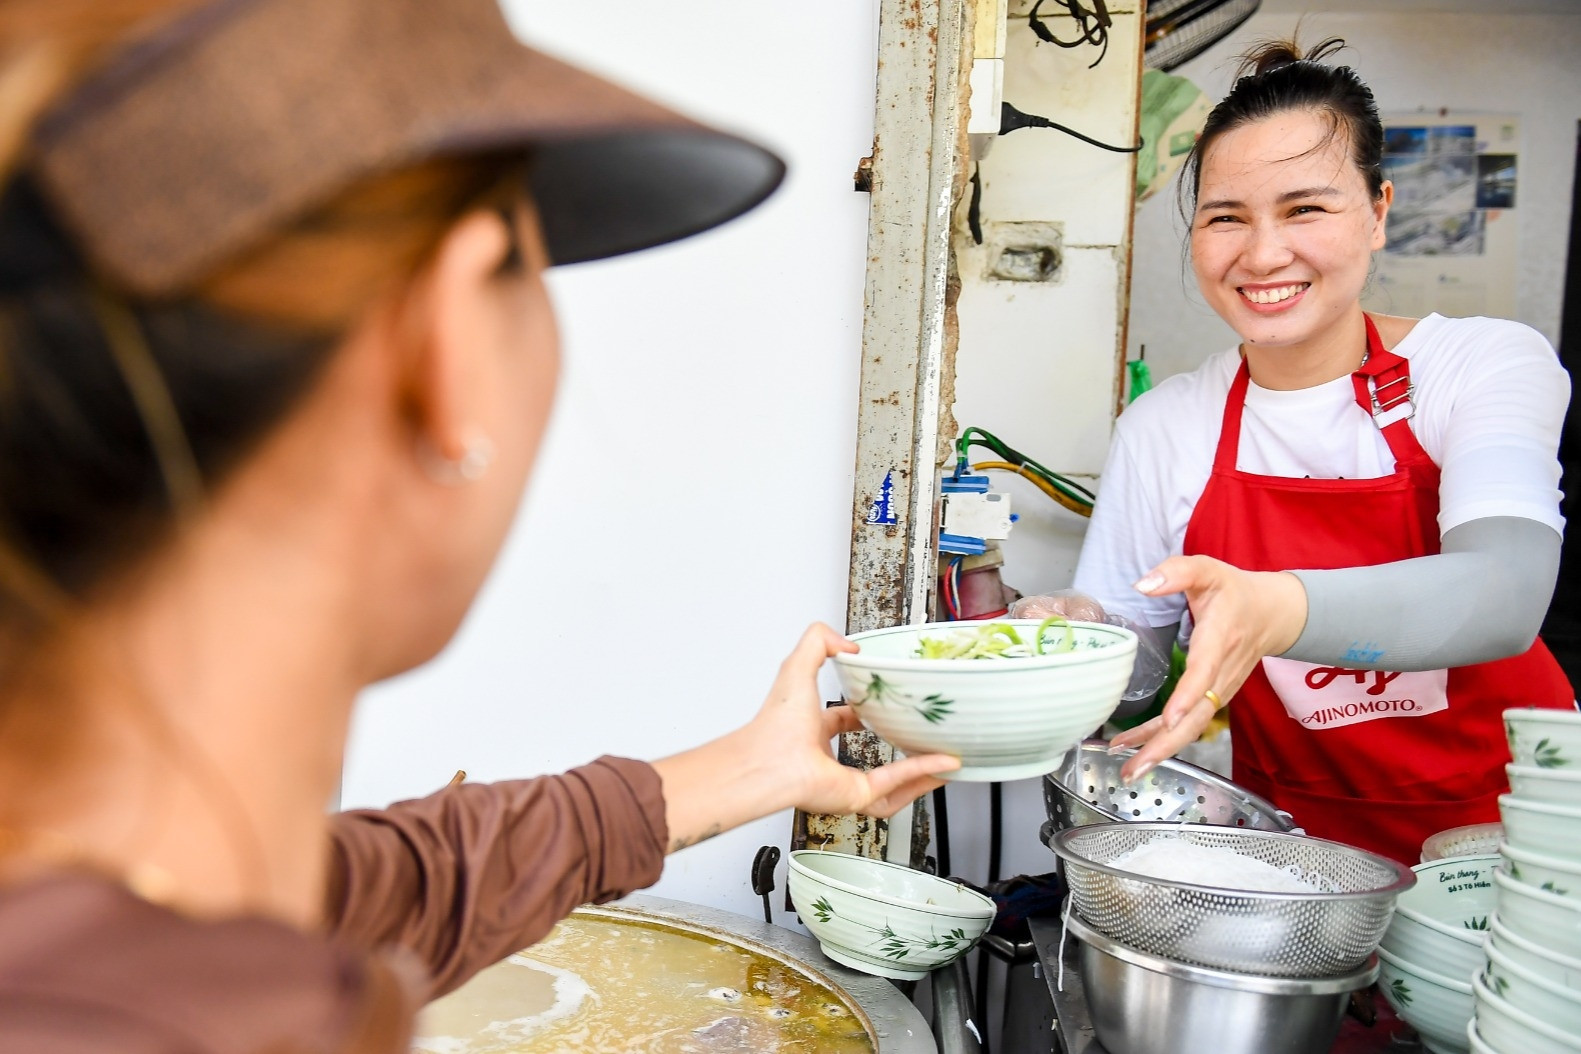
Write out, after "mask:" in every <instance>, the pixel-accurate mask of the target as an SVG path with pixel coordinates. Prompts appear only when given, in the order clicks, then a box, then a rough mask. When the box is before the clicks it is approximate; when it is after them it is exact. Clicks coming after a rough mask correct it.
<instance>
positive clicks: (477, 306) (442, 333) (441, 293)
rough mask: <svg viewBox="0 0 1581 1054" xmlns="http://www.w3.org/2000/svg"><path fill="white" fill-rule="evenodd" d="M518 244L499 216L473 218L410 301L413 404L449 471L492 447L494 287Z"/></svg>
mask: <svg viewBox="0 0 1581 1054" xmlns="http://www.w3.org/2000/svg"><path fill="white" fill-rule="evenodd" d="M511 244H512V242H511V235H510V232H509V231H507V230H506V228H505V223H504V221H503V219H502V218H501V217H500V216H499V214H498V213H496V212H493V211H489V210H477V211H474V212H470V213H468V214H467V215H465V216H463V217H462V218H461V219H460V220H459V221H457V222H456V224H455V225H454V226H452V227H451V228H450V230H449V231H448V232H447V233H446V234H445V236H444V239H443V240H442V241H441V242H440V244H439V247H438V249H436V250H435V252H434V255H433V258H432V260H431V261H430V262H429V264H428V266H427V267H426V268H424V270H423V271H422V272H421V273H420V274H419V276H418V278H417V280H416V282H415V284H414V288H413V289H412V290H411V291H410V295H409V296H408V297H407V298H406V305H407V307H406V310H405V311H403V315H404V316H405V317H404V319H403V325H402V327H401V328H402V330H403V332H404V333H405V335H406V336H407V338H408V342H409V351H408V355H409V356H410V357H409V359H408V362H409V368H408V370H407V371H406V372H407V377H408V384H407V391H406V393H405V396H406V402H407V405H408V406H409V407H410V410H411V415H412V418H413V420H412V424H413V427H414V429H415V430H416V432H417V441H418V443H419V445H420V447H421V448H423V449H425V450H426V451H427V454H428V455H430V456H432V457H433V458H436V459H437V460H438V461H440V462H442V463H448V464H459V463H461V462H462V460H463V459H464V458H466V457H467V456H468V455H469V454H470V453H472V452H473V451H474V450H475V448H476V446H477V445H478V444H479V443H480V442H486V441H487V437H486V435H484V429H483V425H484V422H485V420H486V410H485V407H486V404H487V397H486V393H487V392H488V390H489V386H490V385H491V384H492V383H494V379H493V378H492V377H491V376H490V372H491V370H492V369H493V361H492V359H491V357H490V356H489V355H487V354H486V353H485V352H486V350H487V349H488V348H489V347H490V346H491V345H493V344H494V343H496V342H497V341H498V340H499V338H500V333H499V330H498V326H499V322H498V319H497V317H496V315H497V313H498V310H499V304H498V301H499V298H500V292H499V289H498V283H497V281H496V280H495V279H496V275H497V274H498V272H499V268H500V265H501V263H502V261H504V260H505V258H506V257H507V255H508V254H509V252H510V250H511Z"/></svg>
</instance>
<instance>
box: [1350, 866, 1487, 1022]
mask: <svg viewBox="0 0 1581 1054" xmlns="http://www.w3.org/2000/svg"><path fill="white" fill-rule="evenodd" d="M1498 866H1499V857H1498V856H1497V855H1496V854H1492V855H1481V856H1458V857H1449V858H1447V859H1440V860H1433V861H1430V862H1428V863H1425V864H1418V865H1417V866H1416V867H1413V868H1412V869H1411V870H1412V871H1414V872H1415V873H1416V885H1415V886H1413V887H1411V888H1410V889H1408V890H1406V891H1405V892H1404V893H1401V894H1400V898H1399V900H1397V901H1396V902H1395V907H1394V918H1393V919H1392V920H1391V921H1390V923H1389V929H1388V931H1387V932H1385V933H1384V935H1383V944H1382V945H1381V946H1379V948H1378V958H1379V960H1380V961H1381V970H1380V973H1379V987H1380V988H1381V989H1382V991H1383V994H1384V997H1385V998H1386V999H1388V1001H1389V1004H1390V1005H1391V1006H1393V1007H1394V1011H1395V1013H1396V1014H1398V1015H1399V1016H1400V1020H1402V1021H1404V1022H1405V1023H1406V1024H1408V1025H1410V1026H1411V1027H1413V1028H1415V1029H1416V1031H1417V1032H1418V1033H1419V1034H1420V1036H1421V1038H1422V1045H1423V1046H1425V1047H1427V1049H1428V1050H1430V1051H1433V1052H1435V1054H1464V1052H1465V1051H1467V1050H1469V1049H1470V1047H1469V1046H1468V1041H1467V1038H1466V1026H1467V1025H1468V1024H1469V1023H1470V1021H1471V1017H1472V1014H1473V1013H1474V1012H1475V1010H1476V1005H1475V1002H1474V999H1473V996H1472V987H1471V986H1472V980H1473V979H1474V978H1475V977H1476V975H1477V974H1478V973H1479V972H1481V970H1482V968H1483V965H1484V964H1485V963H1486V961H1487V954H1486V951H1485V945H1486V943H1487V938H1488V929H1489V927H1490V925H1491V924H1492V919H1493V906H1494V903H1495V901H1496V900H1497V898H1498V887H1497V886H1496V885H1495V884H1494V875H1495V873H1496V872H1497V870H1498Z"/></svg>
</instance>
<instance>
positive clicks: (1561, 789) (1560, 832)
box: [1467, 710, 1581, 1054]
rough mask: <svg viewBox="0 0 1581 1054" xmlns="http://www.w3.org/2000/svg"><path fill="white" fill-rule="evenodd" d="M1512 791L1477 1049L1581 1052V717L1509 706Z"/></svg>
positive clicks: (1480, 989) (1502, 803)
mask: <svg viewBox="0 0 1581 1054" xmlns="http://www.w3.org/2000/svg"><path fill="white" fill-rule="evenodd" d="M1504 727H1505V731H1506V733H1507V735H1508V737H1509V743H1510V755H1511V757H1512V758H1513V759H1514V764H1512V765H1510V767H1509V775H1510V793H1509V794H1506V795H1504V796H1503V797H1502V798H1500V799H1499V810H1500V812H1501V813H1502V814H1503V816H1504V838H1505V844H1504V847H1503V848H1502V849H1501V850H1500V853H1501V854H1502V855H1503V858H1504V860H1503V863H1502V865H1501V866H1500V868H1499V870H1498V871H1497V872H1496V873H1495V874H1494V876H1493V880H1494V885H1495V886H1496V888H1497V898H1496V900H1497V903H1496V906H1495V909H1494V914H1493V918H1492V922H1491V927H1490V939H1489V942H1488V949H1487V954H1488V963H1487V967H1486V970H1485V972H1484V973H1482V974H1481V975H1479V976H1478V977H1476V978H1475V980H1474V981H1473V986H1472V987H1473V990H1474V992H1475V998H1476V1020H1475V1021H1474V1022H1473V1024H1472V1025H1471V1027H1470V1028H1469V1029H1468V1032H1467V1038H1468V1040H1469V1042H1470V1044H1471V1047H1470V1049H1471V1050H1473V1051H1477V1052H1482V1051H1491V1052H1493V1054H1581V713H1577V712H1575V711H1559V710H1508V711H1505V714H1504Z"/></svg>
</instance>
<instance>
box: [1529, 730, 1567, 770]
mask: <svg viewBox="0 0 1581 1054" xmlns="http://www.w3.org/2000/svg"><path fill="white" fill-rule="evenodd" d="M1532 760H1533V761H1535V762H1536V763H1537V767H1538V768H1542V769H1558V768H1564V767H1565V766H1566V765H1568V764H1570V762H1569V760H1568V759H1567V758H1566V757H1565V756H1564V754H1563V753H1562V752H1561V751H1560V749H1559V744H1557V743H1555V742H1553V741H1552V740H1550V739H1548V738H1547V737H1546V736H1544V737H1543V738H1542V739H1539V740H1538V741H1537V749H1536V750H1535V751H1534V752H1533V754H1532Z"/></svg>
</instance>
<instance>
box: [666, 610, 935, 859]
mask: <svg viewBox="0 0 1581 1054" xmlns="http://www.w3.org/2000/svg"><path fill="white" fill-rule="evenodd" d="M855 650H856V645H855V644H852V643H851V642H850V641H848V640H846V639H845V638H844V637H842V636H840V635H839V634H838V633H836V632H835V631H834V630H832V629H830V628H829V627H828V626H824V625H814V626H812V627H811V628H809V629H808V630H807V632H806V633H804V634H803V635H802V638H801V641H800V643H798V644H797V645H796V650H795V651H793V652H792V653H791V654H790V657H789V658H787V659H786V660H785V661H784V663H782V664H781V665H780V669H779V676H777V677H776V678H775V679H774V685H773V687H772V688H770V689H769V694H768V699H767V700H765V701H764V703H763V706H762V709H760V710H759V711H758V714H757V716H756V717H754V718H753V719H752V720H751V721H750V722H749V723H748V724H747V725H746V726H744V727H742V728H740V729H737V730H736V731H735V732H732V733H730V734H729V735H727V736H724V737H723V738H720V739H716V740H714V741H713V742H712V743H707V744H704V745H703V746H701V747H698V748H697V749H695V750H689V751H687V752H686V753H684V754H677V755H675V756H674V757H669V758H665V759H664V760H662V761H658V762H655V763H654V768H655V769H657V770H658V772H659V776H660V778H661V779H662V780H663V781H664V800H665V809H666V819H667V821H668V823H669V830H670V851H671V852H674V851H676V850H679V849H684V848H686V847H687V846H689V845H692V844H695V843H696V842H700V841H703V840H704V839H707V838H711V837H713V836H714V835H716V834H719V833H720V832H721V831H727V830H729V829H730V828H732V827H735V826H738V825H739V824H743V823H746V822H748V821H750V820H755V819H757V818H758V817H760V816H767V815H769V814H770V813H774V812H778V811H779V810H781V809H785V808H789V807H791V806H796V807H797V808H801V809H804V810H806V811H808V812H820V813H834V814H837V815H845V814H848V813H864V814H866V815H869V816H892V815H894V814H895V813H896V812H898V811H899V810H900V809H902V808H903V807H905V806H906V805H907V804H908V803H909V802H911V801H913V800H914V799H916V798H917V797H918V796H920V795H922V794H926V793H927V792H928V791H930V790H932V789H933V788H935V787H938V786H940V785H941V784H942V783H943V781H942V780H940V779H938V778H937V777H938V774H940V773H945V772H953V771H954V770H955V769H957V768H959V767H960V761H959V760H958V759H956V758H953V757H949V756H948V755H943V754H926V755H918V756H917V757H911V758H904V759H902V760H900V761H895V762H892V763H891V764H888V765H884V766H881V767H880V768H876V769H873V770H871V771H863V770H861V769H856V768H848V767H847V766H845V765H842V764H840V763H839V761H837V760H836V759H835V756H834V752H833V750H832V749H831V747H830V740H832V739H833V738H834V737H835V736H836V735H838V734H840V733H841V732H851V731H855V730H856V729H858V728H860V727H861V722H860V721H858V720H857V718H856V714H855V712H854V711H853V710H852V709H851V708H850V707H848V706H837V707H830V708H828V709H825V708H824V705H823V702H822V698H821V696H820V694H819V692H818V671H819V669H820V668H822V666H823V664H824V661H825V660H827V659H828V658H829V657H830V656H832V655H836V654H839V653H841V652H851V651H855Z"/></svg>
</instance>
